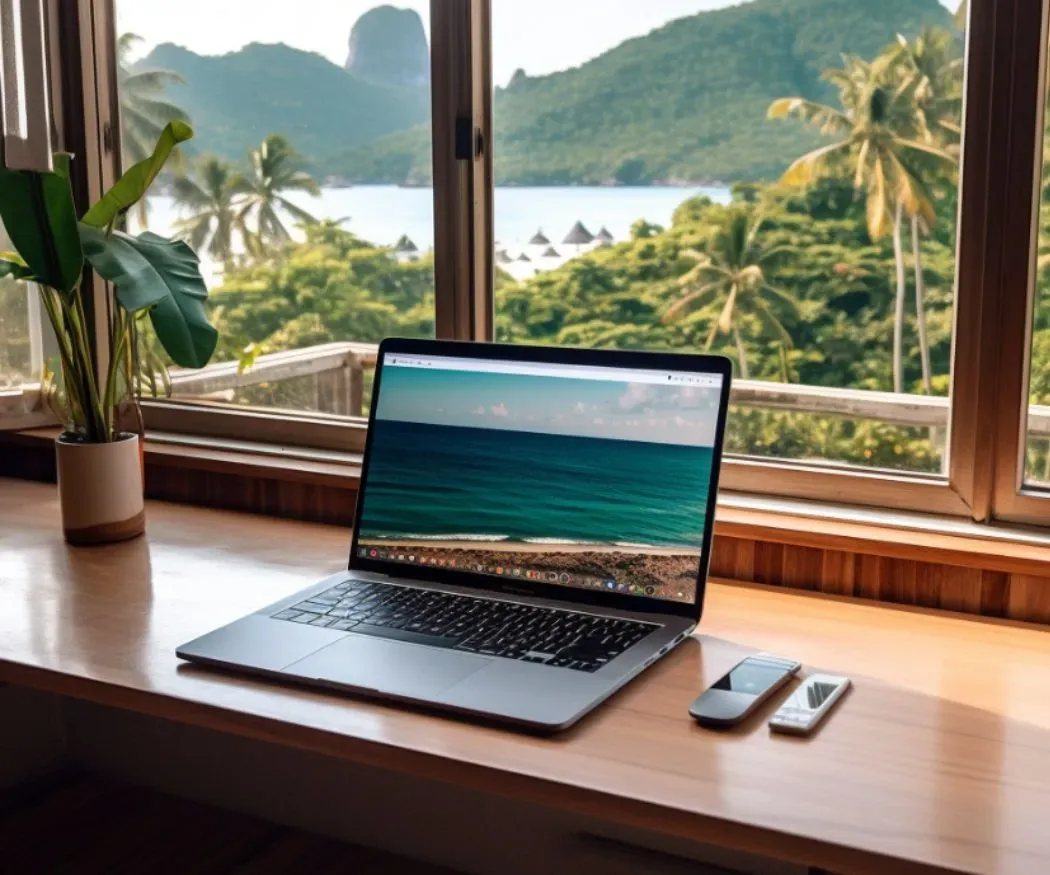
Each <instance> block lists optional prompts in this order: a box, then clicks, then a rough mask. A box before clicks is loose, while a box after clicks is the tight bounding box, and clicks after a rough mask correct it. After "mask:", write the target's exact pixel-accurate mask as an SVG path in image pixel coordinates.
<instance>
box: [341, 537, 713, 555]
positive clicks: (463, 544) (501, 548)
mask: <svg viewBox="0 0 1050 875" xmlns="http://www.w3.org/2000/svg"><path fill="white" fill-rule="evenodd" d="M357 543H358V544H359V545H361V546H363V547H381V548H384V549H387V550H389V549H390V548H391V547H396V548H397V549H401V548H406V549H413V550H435V551H436V550H484V551H486V552H490V553H532V554H537V555H541V554H545V553H603V554H604V553H611V554H625V555H628V556H688V557H693V556H696V555H697V554H698V553H699V551H700V548H699V547H686V546H682V547H650V546H646V545H643V544H632V545H630V546H625V545H621V544H557V543H555V544H534V543H529V542H524V541H474V540H469V541H455V540H452V541H445V540H421V539H417V540H413V539H411V538H403V539H402V538H366V537H363V536H362V537H361V538H359V539H358V542H357Z"/></svg>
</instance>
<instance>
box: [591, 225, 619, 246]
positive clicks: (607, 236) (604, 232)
mask: <svg viewBox="0 0 1050 875" xmlns="http://www.w3.org/2000/svg"><path fill="white" fill-rule="evenodd" d="M594 239H595V240H597V241H598V242H599V243H601V244H603V245H605V244H608V243H613V242H615V241H616V238H615V237H613V235H612V234H611V233H610V232H609V229H608V228H606V227H605V225H602V229H601V231H599V232H598V233H597V234H595V235H594Z"/></svg>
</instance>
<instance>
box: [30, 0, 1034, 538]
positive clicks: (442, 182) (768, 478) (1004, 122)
mask: <svg viewBox="0 0 1050 875" xmlns="http://www.w3.org/2000/svg"><path fill="white" fill-rule="evenodd" d="M48 2H49V4H50V5H51V6H52V7H53V9H54V10H55V11H56V12H57V6H58V4H59V3H60V2H62V0H48ZM1048 2H1050V0H971V9H970V18H971V21H970V26H969V27H968V28H967V33H968V34H971V35H972V38H969V39H968V41H967V42H968V45H967V49H966V102H965V115H964V122H963V127H964V137H963V143H964V148H963V160H962V167H961V183H960V184H961V190H962V192H963V194H962V195H961V196H960V199H959V201H960V205H961V207H960V215H959V223H958V228H959V230H958V246H957V250H956V304H955V327H954V332H953V366H952V392H951V399H952V401H951V404H952V411H951V420H950V422H951V424H950V429H949V438H948V466H947V476H946V477H933V476H925V475H919V474H908V473H899V472H887V471H879V470H866V469H861V468H852V467H850V468H847V467H844V466H843V467H838V466H834V465H828V464H822V463H814V464H807V463H799V462H791V461H787V460H758V459H752V458H742V457H731V458H727V460H726V463H725V472H724V477H723V483H724V486H725V488H726V489H728V490H734V491H740V492H747V493H753V494H758V495H776V496H784V497H788V498H802V499H813V500H817V501H824V502H832V503H845V504H851V505H861V506H872V507H879V508H886V509H893V510H907V511H924V512H932V513H939V514H947V515H955V516H959V517H971V518H972V519H974V520H978V521H987V520H991V519H993V518H996V517H999V518H1003V519H1008V520H1018V521H1025V522H1046V521H1047V520H1048V516H1047V511H1048V510H1050V505H1047V504H1046V503H1045V499H1043V498H1042V497H1039V495H1038V494H1037V493H1033V492H1030V491H1026V490H1024V489H1023V485H1022V483H1021V479H1020V478H1021V476H1022V474H1023V464H1022V463H1023V449H1024V440H1023V435H1024V426H1025V417H1024V411H1025V408H1026V401H1027V397H1026V396H1027V392H1026V390H1025V387H1026V386H1027V370H1026V369H1027V359H1028V356H1027V349H1028V338H1027V336H1026V335H1027V332H1028V319H1029V311H1030V306H1029V303H1030V295H1031V285H1032V275H1033V264H1034V258H1033V257H1029V258H1027V259H1016V258H1010V257H1009V254H1010V253H1011V252H1016V251H1017V249H1018V248H1019V247H1023V248H1024V251H1025V252H1031V251H1032V249H1033V248H1034V244H1033V237H1034V235H1033V233H1032V228H1033V222H1032V218H1033V215H1034V214H1035V212H1036V211H1037V209H1038V197H1037V195H1036V191H1035V189H1036V185H1037V177H1038V170H1039V164H1038V162H1037V161H1036V150H1037V149H1038V147H1039V144H1040V143H1041V125H1042V95H1043V87H1044V86H1043V81H1044V75H1045V70H1044V59H1045V55H1046V50H1045V47H1046V27H1047V25H1046V21H1047V3H1048ZM71 7H72V8H73V10H74V12H73V14H68V13H69V10H70V8H71ZM430 15H431V22H430V24H431V73H432V77H431V78H432V126H433V132H434V133H433V137H434V139H433V155H434V215H435V308H436V312H435V326H436V334H437V336H438V337H441V338H455V339H469V340H481V341H484V340H491V339H492V337H493V304H494V302H493V287H494V283H493V247H492V239H493V231H492V228H493V173H492V99H491V98H492V76H491V24H490V18H491V8H490V0H431V12H430ZM1036 19H1038V21H1039V23H1040V26H1039V27H1033V26H1032V22H1033V21H1035V20H1036ZM56 20H58V21H59V23H60V29H61V31H62V34H61V36H62V40H61V48H60V50H55V49H53V51H60V54H61V58H62V61H63V63H62V64H61V66H62V68H63V75H62V76H61V77H53V78H58V79H60V87H61V88H62V89H63V90H64V91H65V92H66V93H67V94H69V93H72V94H78V95H83V101H82V102H81V103H80V104H79V106H78V105H77V102H76V101H69V100H67V101H65V103H64V107H65V111H64V113H63V117H62V120H61V121H62V125H64V126H65V128H67V129H68V132H75V136H73V137H72V138H70V137H68V136H67V137H66V138H65V140H64V142H73V143H74V144H75V145H79V146H80V148H78V149H75V151H77V152H78V153H80V154H83V155H85V157H86V159H87V160H86V161H84V162H78V164H79V165H80V167H81V168H82V169H81V171H80V172H81V174H82V176H83V178H82V179H78V180H77V185H78V190H79V191H80V192H81V193H82V195H83V196H85V197H90V196H94V195H95V194H96V193H97V192H98V191H100V190H101V189H102V188H103V187H104V186H105V185H106V184H108V181H111V180H112V179H113V178H115V175H116V173H117V172H118V170H119V167H118V161H119V158H118V156H119V154H120V148H119V125H118V124H116V119H117V113H118V111H119V108H118V103H117V101H118V96H117V93H116V59H115V55H114V52H113V42H114V39H115V9H114V0H73V2H72V3H70V4H69V6H66V5H65V3H64V2H63V15H62V16H61V17H60V18H57V19H56ZM71 48H75V50H76V51H73V52H71V51H70V49H71ZM53 57H54V56H53ZM465 130H466V131H468V132H469V147H468V148H469V152H470V154H469V155H463V154H462V151H463V148H464V147H463V144H464V131H465ZM1003 131H1007V132H1008V135H1002V132H1003ZM457 135H458V139H459V144H458V145H459V147H460V153H461V154H460V155H457ZM1022 292H1023V294H1022ZM105 298H106V296H104V295H95V297H94V300H95V302H96V307H95V313H96V318H97V319H98V320H102V319H104V316H105V314H104V312H103V311H102V307H103V306H104V301H105ZM99 324H101V321H100V322H99ZM105 354H106V351H105V350H104V349H99V350H98V357H99V364H100V366H104V358H105ZM1004 386H1005V387H1006V388H1005V389H1004V388H1003V387H1004ZM144 414H145V420H146V425H147V428H148V429H149V430H150V431H151V432H183V433H188V434H194V435H200V436H210V437H214V438H216V439H218V440H219V441H221V440H223V439H226V440H238V439H239V440H246V439H250V440H252V441H258V442H260V443H262V444H273V445H278V446H281V447H289V446H302V447H313V448H317V449H320V450H333V451H339V452H346V453H351V454H352V453H358V452H360V449H361V447H362V446H363V442H364V434H365V422H364V420H354V419H351V420H350V421H347V420H346V419H345V418H335V417H331V416H325V415H319V414H306V413H288V412H285V411H280V412H276V411H269V410H259V409H250V408H248V409H230V408H229V407H225V408H223V407H220V406H219V405H211V404H206V403H195V404H185V403H181V402H153V401H149V402H146V403H145V404H144Z"/></svg>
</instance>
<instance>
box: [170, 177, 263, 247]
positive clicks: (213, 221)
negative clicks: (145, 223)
mask: <svg viewBox="0 0 1050 875" xmlns="http://www.w3.org/2000/svg"><path fill="white" fill-rule="evenodd" d="M242 188H243V178H242V177H241V175H240V174H239V173H238V172H237V171H236V170H235V169H234V168H233V167H232V166H231V165H229V164H227V163H226V162H225V161H223V160H222V159H221V158H214V157H211V156H206V157H204V158H201V159H200V160H199V161H197V162H196V165H195V166H194V167H193V169H192V171H191V172H190V173H189V174H186V175H180V176H178V177H176V178H175V182H174V193H175V204H176V206H177V207H179V208H180V209H182V210H185V211H187V212H188V213H189V217H188V218H185V219H182V220H180V221H179V222H178V223H177V224H176V226H175V232H176V234H177V235H178V236H179V237H181V238H182V239H183V240H185V241H186V242H187V243H189V245H190V246H191V247H192V248H193V250H194V251H196V252H202V251H205V250H206V251H207V253H208V255H209V256H210V257H211V258H212V259H214V260H215V261H218V262H221V263H222V264H223V266H224V267H228V266H229V265H230V264H231V263H232V262H233V258H234V254H235V244H236V242H237V238H238V237H240V238H241V239H242V240H243V239H244V238H245V232H244V228H243V225H242V224H241V212H242V209H241V208H240V206H239V204H238V194H239V192H240V191H241V190H242Z"/></svg>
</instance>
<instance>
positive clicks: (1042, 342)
mask: <svg viewBox="0 0 1050 875" xmlns="http://www.w3.org/2000/svg"><path fill="white" fill-rule="evenodd" d="M1047 94H1048V101H1050V91H1048V93H1047ZM1046 120H1050V114H1047V116H1046V119H1045V120H1044V121H1046ZM1042 155H1043V164H1042V178H1041V181H1040V188H1039V192H1040V196H1039V212H1038V215H1037V221H1038V227H1037V229H1036V235H1037V236H1036V247H1037V251H1036V272H1035V289H1034V294H1033V296H1032V301H1033V312H1032V319H1031V322H1032V345H1031V348H1030V355H1031V358H1030V360H1029V373H1028V404H1029V406H1028V425H1027V429H1028V434H1027V441H1026V452H1025V471H1024V477H1025V481H1026V483H1027V485H1029V486H1035V487H1041V488H1050V137H1047V136H1046V133H1045V131H1044V139H1043V152H1042Z"/></svg>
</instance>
